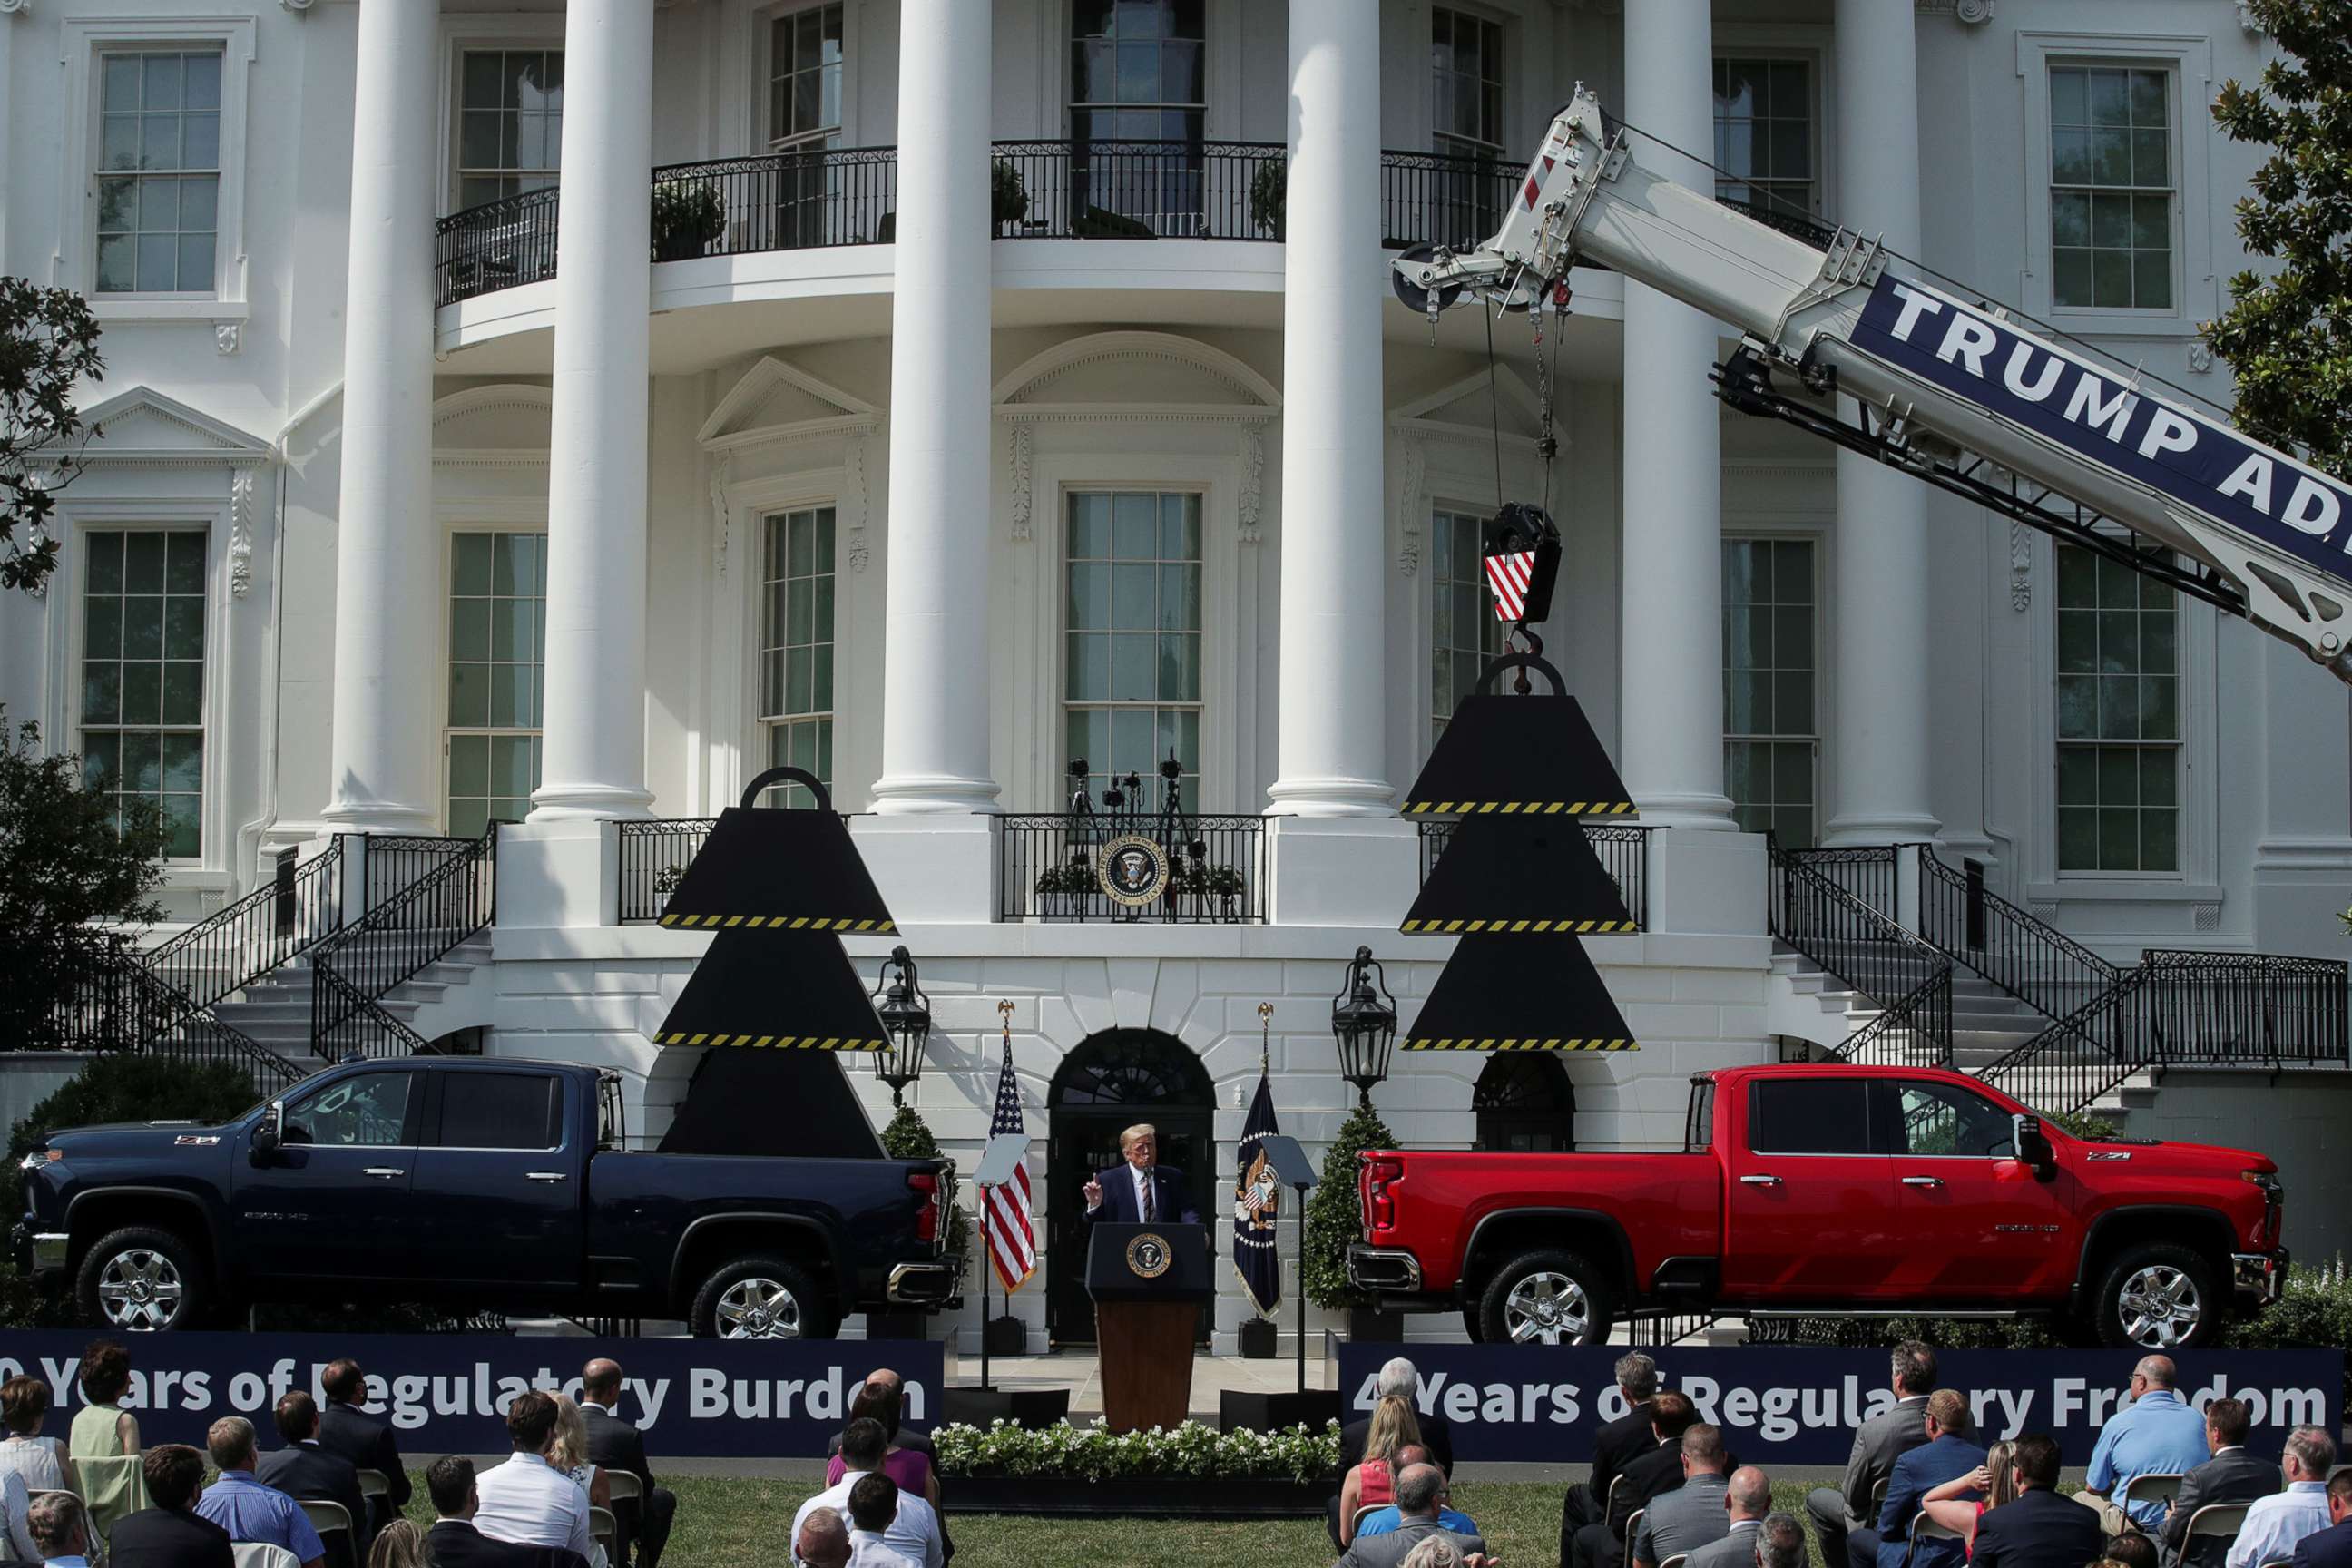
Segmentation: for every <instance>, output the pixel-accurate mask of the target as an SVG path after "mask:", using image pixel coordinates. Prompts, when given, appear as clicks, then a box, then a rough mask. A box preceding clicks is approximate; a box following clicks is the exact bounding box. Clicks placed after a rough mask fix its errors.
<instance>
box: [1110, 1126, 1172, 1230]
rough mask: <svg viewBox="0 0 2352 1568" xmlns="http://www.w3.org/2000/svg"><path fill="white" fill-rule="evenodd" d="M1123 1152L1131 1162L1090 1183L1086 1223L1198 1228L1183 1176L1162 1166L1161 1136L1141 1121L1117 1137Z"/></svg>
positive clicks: (1114, 1168)
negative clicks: (1112, 1222)
mask: <svg viewBox="0 0 2352 1568" xmlns="http://www.w3.org/2000/svg"><path fill="white" fill-rule="evenodd" d="M1118 1152H1119V1154H1120V1156H1121V1157H1122V1158H1124V1159H1125V1160H1126V1162H1127V1163H1125V1164H1123V1165H1114V1166H1112V1167H1111V1168H1110V1169H1109V1170H1108V1171H1104V1172H1101V1173H1098V1174H1097V1175H1096V1176H1094V1177H1093V1178H1092V1179H1091V1180H1089V1181H1088V1182H1087V1185H1086V1196H1087V1224H1089V1225H1092V1224H1093V1223H1094V1222H1096V1221H1097V1220H1106V1219H1107V1220H1111V1221H1114V1222H1117V1223H1119V1224H1125V1225H1153V1224H1158V1223H1160V1222H1162V1221H1165V1222H1167V1223H1169V1224H1173V1225H1198V1224H1200V1223H1201V1215H1200V1213H1199V1211H1197V1210H1195V1209H1194V1208H1193V1207H1192V1197H1191V1195H1190V1194H1187V1193H1186V1191H1185V1189H1184V1173H1183V1172H1182V1171H1181V1170H1179V1169H1177V1168H1176V1167H1175V1166H1173V1165H1162V1164H1159V1163H1156V1162H1157V1161H1158V1160H1159V1158H1160V1132H1159V1130H1158V1129H1157V1128H1155V1127H1153V1126H1152V1125H1151V1124H1150V1123H1149V1122H1139V1123H1138V1124H1137V1125H1135V1126H1133V1127H1130V1128H1129V1129H1128V1130H1127V1131H1124V1132H1122V1133H1120V1134H1119V1135H1118Z"/></svg>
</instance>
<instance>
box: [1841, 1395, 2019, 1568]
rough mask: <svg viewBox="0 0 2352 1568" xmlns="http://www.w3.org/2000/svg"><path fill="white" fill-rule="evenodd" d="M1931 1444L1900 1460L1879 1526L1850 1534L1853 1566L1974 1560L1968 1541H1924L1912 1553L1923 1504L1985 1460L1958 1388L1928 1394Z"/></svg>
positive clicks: (1935, 1567)
mask: <svg viewBox="0 0 2352 1568" xmlns="http://www.w3.org/2000/svg"><path fill="white" fill-rule="evenodd" d="M1974 1432H1975V1423H1974V1422H1973V1421H1972V1420H1970V1419H1969V1400H1968V1395H1966V1394H1962V1393H1961V1392H1960V1391H1959V1390H1958V1389H1957V1388H1939V1389H1937V1390H1936V1392H1935V1393H1933V1394H1929V1395H1928V1396H1927V1441H1926V1442H1925V1443H1922V1444H1920V1445H1919V1446H1918V1447H1916V1448H1913V1449H1911V1450H1909V1451H1908V1452H1906V1453H1905V1454H1904V1455H1903V1456H1902V1457H1901V1458H1898V1459H1896V1460H1895V1468H1894V1469H1893V1470H1892V1471H1891V1472H1890V1473H1889V1474H1888V1476H1887V1478H1886V1501H1885V1505H1884V1506H1883V1507H1881V1508H1880V1510H1878V1526H1877V1528H1876V1529H1875V1530H1856V1531H1848V1532H1847V1535H1846V1538H1845V1551H1846V1559H1847V1561H1848V1562H1849V1563H1852V1564H1853V1568H1905V1564H1906V1563H1909V1564H1910V1568H1961V1564H1962V1563H1966V1562H1967V1561H1968V1557H1969V1552H1968V1543H1967V1542H1962V1541H1951V1540H1945V1539H1937V1540H1934V1541H1923V1542H1920V1543H1919V1550H1918V1552H1917V1553H1916V1555H1914V1554H1913V1552H1912V1551H1911V1521H1912V1518H1913V1517H1914V1516H1915V1515H1916V1514H1917V1513H1918V1511H1919V1504H1920V1500H1922V1499H1924V1498H1925V1497H1926V1496H1927V1494H1928V1493H1929V1492H1930V1491H1933V1490H1934V1489H1936V1488H1937V1487H1940V1486H1942V1485H1943V1484H1944V1483H1945V1482H1946V1481H1955V1480H1958V1479H1960V1478H1961V1477H1962V1476H1965V1475H1967V1474H1969V1472H1970V1471H1972V1470H1975V1469H1977V1468H1979V1467H1981V1466H1982V1465H1983V1464H1984V1462H1985V1451H1984V1449H1983V1448H1981V1447H1979V1446H1978V1445H1977V1444H1976V1443H1975V1442H1973V1441H1972V1440H1971V1439H1972V1437H1973V1435H1974ZM1970 1500H1974V1499H1973V1498H1971V1499H1970Z"/></svg>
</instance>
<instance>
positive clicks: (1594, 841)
mask: <svg viewBox="0 0 2352 1568" xmlns="http://www.w3.org/2000/svg"><path fill="white" fill-rule="evenodd" d="M1460 821H1461V818H1459V817H1450V816H1448V817H1426V816H1417V817H1415V818H1414V819H1413V822H1414V825H1415V826H1417V827H1418V828H1419V829H1420V830H1421V879H1422V880H1423V882H1426V881H1428V880H1429V873H1430V872H1431V871H1432V870H1433V869H1434V868H1435V867H1436V865H1437V858H1438V857H1439V856H1441V855H1443V854H1444V853H1445V847H1446V846H1447V845H1448V844H1450V843H1452V842H1453V841H1454V826H1455V825H1456V824H1457V823H1459V822H1460ZM1577 826H1579V827H1580V828H1582V829H1583V831H1584V841H1585V842H1586V843H1588V844H1590V845H1591V846H1592V852H1593V853H1594V854H1595V855H1598V856H1599V857H1600V858H1601V869H1602V870H1604V871H1607V872H1608V873H1609V879H1610V880H1611V881H1612V882H1614V883H1616V884H1617V896H1618V897H1619V898H1621V899H1622V900H1625V912H1626V913H1627V914H1629V915H1632V916H1633V923H1634V924H1635V925H1636V926H1639V927H1643V928H1644V929H1646V928H1647V927H1648V925H1649V923H1650V835H1651V834H1653V833H1654V832H1656V831H1657V829H1656V828H1654V827H1644V826H1641V825H1640V824H1638V823H1631V822H1599V821H1584V822H1579V823H1578V824H1577Z"/></svg>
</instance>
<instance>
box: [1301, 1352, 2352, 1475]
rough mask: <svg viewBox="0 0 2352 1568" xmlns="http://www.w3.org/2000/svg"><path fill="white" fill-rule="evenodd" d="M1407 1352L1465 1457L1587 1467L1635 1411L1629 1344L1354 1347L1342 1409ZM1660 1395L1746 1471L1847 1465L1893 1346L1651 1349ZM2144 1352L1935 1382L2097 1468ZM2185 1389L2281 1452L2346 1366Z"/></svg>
mask: <svg viewBox="0 0 2352 1568" xmlns="http://www.w3.org/2000/svg"><path fill="white" fill-rule="evenodd" d="M1400 1353H1402V1354H1403V1355H1405V1356H1407V1357H1409V1358H1410V1359H1411V1360H1412V1363H1413V1369H1414V1371H1415V1372H1416V1373H1418V1374H1419V1378H1420V1384H1419V1387H1418V1389H1417V1391H1416V1403H1417V1404H1418V1405H1419V1407H1420V1409H1421V1411H1422V1412H1423V1414H1424V1415H1443V1416H1444V1418H1445V1420H1446V1421H1447V1422H1448V1423H1449V1424H1450V1425H1451V1426H1452V1428H1453V1437H1454V1458H1457V1459H1512V1460H1523V1461H1535V1462H1540V1461H1546V1460H1552V1461H1572V1462H1577V1463H1582V1462H1584V1461H1586V1460H1588V1459H1590V1458H1591V1457H1592V1435H1593V1433H1594V1432H1595V1431H1596V1430H1598V1429H1599V1428H1600V1426H1601V1424H1602V1423H1604V1422H1607V1421H1612V1420H1614V1419H1616V1418H1617V1417H1618V1416H1620V1415H1623V1414H1625V1399H1624V1396H1623V1395H1622V1394H1619V1393H1618V1391H1617V1384H1616V1374H1615V1371H1614V1368H1615V1366H1616V1363H1617V1358H1618V1357H1619V1356H1621V1355H1623V1354H1624V1353H1625V1352H1624V1349H1623V1348H1622V1347H1612V1348H1602V1349H1598V1350H1567V1349H1558V1348H1547V1347H1543V1346H1537V1345H1472V1344H1459V1345H1449V1344H1412V1345H1396V1344H1363V1345H1357V1344H1347V1345H1343V1346H1341V1347H1340V1351H1339V1390H1340V1395H1341V1397H1340V1405H1341V1407H1342V1412H1343V1415H1344V1417H1345V1418H1346V1419H1348V1420H1351V1421H1352V1420H1354V1419H1356V1418H1357V1417H1359V1416H1361V1415H1367V1414H1369V1413H1370V1410H1371V1408H1372V1405H1373V1403H1374V1400H1373V1394H1372V1384H1373V1379H1374V1377H1375V1375H1376V1374H1377V1373H1379V1371H1380V1369H1381V1364H1382V1363H1384V1362H1386V1361H1387V1360H1388V1359H1389V1358H1390V1357H1391V1356H1393V1355H1397V1354H1400ZM1649 1353H1650V1354H1651V1355H1653V1356H1654V1357H1655V1358H1656V1359H1657V1363H1658V1383H1659V1385H1660V1386H1661V1387H1664V1388H1674V1389H1679V1390H1681V1391H1682V1392H1683V1393H1685V1394H1688V1395H1689V1396H1690V1398H1691V1401H1692V1403H1693V1404H1694V1405H1696V1406H1697V1407H1698V1413H1699V1419H1700V1420H1702V1421H1709V1422H1713V1423H1714V1424H1715V1425H1717V1426H1720V1427H1722V1428H1723V1434H1724V1440H1725V1442H1726V1444H1727V1445H1728V1447H1730V1449H1731V1452H1732V1454H1733V1455H1734V1456H1735V1457H1736V1458H1738V1460H1739V1461H1740V1462H1741V1463H1742V1464H1756V1465H1765V1466H1771V1465H1801V1466H1809V1467H1826V1466H1836V1465H1843V1464H1844V1463H1845V1460H1846V1454H1847V1451H1848V1449H1849V1447H1851V1445H1852V1443H1853V1429H1854V1427H1855V1426H1858V1425H1859V1424H1860V1423H1861V1422H1862V1420H1863V1419H1864V1417H1865V1416H1867V1415H1870V1414H1872V1413H1873V1412H1874V1411H1877V1410H1882V1409H1885V1407H1886V1406H1887V1405H1891V1404H1893V1403H1894V1401H1895V1394H1893V1392H1892V1391H1891V1390H1890V1388H1889V1387H1888V1384H1889V1382H1890V1379H1889V1375H1888V1358H1887V1352H1885V1351H1884V1350H1817V1349H1800V1348H1791V1347H1781V1346H1772V1345H1759V1346H1752V1347H1750V1346H1740V1347H1737V1348H1719V1349H1718V1348H1712V1347H1709V1348H1691V1349H1674V1348H1669V1349H1665V1350H1654V1351H1652V1352H1649ZM2139 1356H2140V1352H2137V1351H2110V1350H2092V1351H2071V1350H2069V1351H1948V1352H1939V1353H1938V1354H1937V1363H1939V1364H1938V1373H1937V1380H1936V1381H1937V1384H1939V1385H1941V1386H1943V1387H1946V1388H1957V1389H1958V1390H1960V1391H1961V1392H1962V1393H1964V1394H1967V1395H1968V1396H1969V1405H1970V1407H1971V1408H1972V1409H1973V1410H1974V1412H1975V1415H1976V1422H1977V1427H1978V1433H1979V1437H1980V1438H1981V1439H1982V1440H1983V1441H1986V1442H1994V1441H1998V1440H1999V1439H2001V1438H2004V1437H2014V1436H2017V1435H2018V1434H2020V1433H2021V1432H2047V1433H2049V1434H2050V1435H2051V1436H2054V1437H2056V1438H2057V1439H2058V1444H2059V1447H2061V1448H2062V1449H2063V1451H2064V1454H2065V1458H2066V1462H2067V1463H2068V1464H2070V1465H2083V1464H2088V1463H2089V1462H2090V1458H2091V1446H2092V1445H2093V1444H2094V1443H2095V1442H2096V1441H2097V1440H2098V1435H2099V1427H2100V1426H2101V1425H2102V1424H2103V1423H2104V1422H2105V1420H2106V1419H2107V1417H2109V1416H2110V1415H2114V1414H2115V1412H2116V1408H2117V1406H2118V1405H2119V1404H2121V1403H2122V1402H2124V1401H2126V1400H2127V1399H2129V1397H2130V1393H2129V1390H2128V1388H2127V1386H2126V1385H2127V1384H2129V1383H2130V1381H2131V1370H2132V1364H2133V1363H2135V1362H2137V1360H2138V1359H2139ZM2174 1360H2175V1361H2176V1362H2177V1363H2179V1391H2180V1393H2181V1394H2182V1396H2183V1397H2184V1398H2186V1399H2187V1400H2188V1402H2189V1405H2192V1406H2194V1405H2198V1404H2199V1403H2200V1402H2201V1401H2203V1400H2206V1399H2209V1398H2212V1397H2214V1396H2216V1395H2219V1394H2233V1395H2235V1396H2236V1397H2238V1398H2241V1399H2244V1400H2246V1401H2248V1402H2249V1403H2251V1404H2252V1406H2253V1420H2254V1435H2253V1437H2252V1447H2253V1448H2254V1450H2255V1451H2256V1452H2258V1453H2271V1454H2275V1453H2277V1452H2278V1449H2279V1444H2280V1442H2281V1440H2282V1439H2283V1438H2284V1437H2285V1436H2286V1434H2287V1433H2288V1431H2289V1430H2291V1429H2292V1428H2294V1427H2296V1426H2318V1427H2321V1428H2323V1429H2324V1430H2326V1432H2327V1433H2328V1434H2329V1435H2330V1436H2333V1435H2335V1434H2336V1432H2338V1431H2340V1430H2341V1429H2342V1423H2343V1418H2344V1412H2343V1396H2344V1356H2343V1354H2342V1353H2341V1352H2336V1351H2185V1352H2181V1353H2180V1354H2179V1355H2177V1356H2176V1357H2174Z"/></svg>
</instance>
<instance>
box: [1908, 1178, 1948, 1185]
mask: <svg viewBox="0 0 2352 1568" xmlns="http://www.w3.org/2000/svg"><path fill="white" fill-rule="evenodd" d="M1903 1184H1904V1185H1905V1186H1906V1187H1940V1186H1942V1185H1943V1184H1944V1178H1943V1177H1941V1176H1906V1177H1904V1178H1903Z"/></svg>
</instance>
